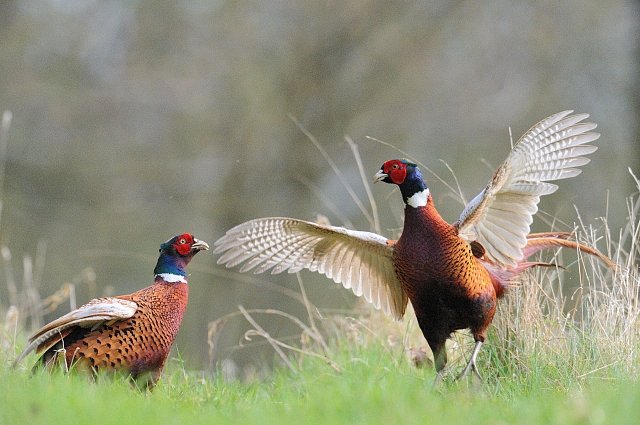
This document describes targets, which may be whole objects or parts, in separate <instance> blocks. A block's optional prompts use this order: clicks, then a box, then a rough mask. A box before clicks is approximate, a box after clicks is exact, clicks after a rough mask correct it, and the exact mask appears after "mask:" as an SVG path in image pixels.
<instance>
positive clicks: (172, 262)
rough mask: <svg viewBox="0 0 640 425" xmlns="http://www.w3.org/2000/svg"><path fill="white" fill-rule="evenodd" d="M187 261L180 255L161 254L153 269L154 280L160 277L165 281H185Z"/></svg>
mask: <svg viewBox="0 0 640 425" xmlns="http://www.w3.org/2000/svg"><path fill="white" fill-rule="evenodd" d="M186 266H187V261H186V260H185V259H184V258H182V257H175V256H170V255H166V254H164V253H163V254H161V255H160V257H159V258H158V263H157V264H156V268H155V269H154V270H153V273H154V275H155V278H156V281H157V280H158V279H159V278H160V279H162V280H163V281H165V282H167V283H176V282H182V283H186V282H187V272H186V271H185V267H186Z"/></svg>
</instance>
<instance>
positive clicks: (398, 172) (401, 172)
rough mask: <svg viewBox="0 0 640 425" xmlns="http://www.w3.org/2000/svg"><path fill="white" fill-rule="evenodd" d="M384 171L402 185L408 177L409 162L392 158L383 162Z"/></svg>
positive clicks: (394, 181)
mask: <svg viewBox="0 0 640 425" xmlns="http://www.w3.org/2000/svg"><path fill="white" fill-rule="evenodd" d="M382 171H383V172H384V173H385V174H386V175H388V176H389V179H390V180H391V181H392V182H393V183H395V184H397V185H401V184H402V183H404V179H405V178H406V177H407V164H405V163H404V162H402V161H400V160H398V159H392V160H390V161H387V162H385V163H384V164H383V166H382Z"/></svg>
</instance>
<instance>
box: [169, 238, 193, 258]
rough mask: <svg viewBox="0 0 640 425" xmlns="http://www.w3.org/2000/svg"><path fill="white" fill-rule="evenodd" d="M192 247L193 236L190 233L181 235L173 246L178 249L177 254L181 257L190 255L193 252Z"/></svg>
mask: <svg viewBox="0 0 640 425" xmlns="http://www.w3.org/2000/svg"><path fill="white" fill-rule="evenodd" d="M191 245H193V236H191V235H190V234H189V233H184V234H182V235H180V236H179V237H178V239H177V240H176V242H175V243H174V244H173V246H174V247H175V248H176V252H177V253H178V254H180V255H188V254H189V253H190V252H191Z"/></svg>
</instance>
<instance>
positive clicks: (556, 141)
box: [214, 111, 613, 383]
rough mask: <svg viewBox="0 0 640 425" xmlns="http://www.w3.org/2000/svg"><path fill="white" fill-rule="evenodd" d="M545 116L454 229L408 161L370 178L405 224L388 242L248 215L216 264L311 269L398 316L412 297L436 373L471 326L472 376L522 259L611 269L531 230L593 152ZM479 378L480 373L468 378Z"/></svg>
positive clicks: (567, 118)
mask: <svg viewBox="0 0 640 425" xmlns="http://www.w3.org/2000/svg"><path fill="white" fill-rule="evenodd" d="M571 112H572V111H565V112H561V113H559V114H555V115H553V116H551V117H549V118H547V119H545V120H543V121H541V122H539V123H538V124H536V125H535V126H534V127H532V128H531V129H530V130H529V131H527V132H526V133H525V135H524V136H522V138H521V139H520V140H519V142H518V143H517V144H516V145H515V147H514V148H513V150H512V151H511V152H510V154H509V155H508V157H507V159H506V160H505V162H504V163H503V164H502V165H501V166H500V167H499V168H498V169H497V170H496V172H495V173H494V175H493V177H492V178H491V179H490V181H489V183H488V184H487V186H486V187H485V188H484V189H483V190H482V191H481V192H480V193H479V194H478V195H477V196H476V197H475V198H474V199H473V200H472V201H471V202H470V203H469V204H468V205H467V206H466V207H465V208H464V210H463V212H462V214H461V215H460V218H459V219H458V220H457V221H456V222H454V223H453V224H449V223H448V222H446V221H445V220H444V219H443V218H442V217H441V216H440V214H439V213H438V211H437V210H436V208H435V205H434V202H433V197H432V196H431V193H430V191H429V188H428V187H427V185H426V183H425V181H424V178H423V177H422V174H421V173H420V169H419V168H418V167H417V165H416V164H413V163H411V162H409V161H408V160H403V159H394V160H390V161H386V162H385V163H384V164H383V165H382V167H381V169H380V171H378V173H377V174H376V175H375V178H374V179H375V181H382V182H386V183H390V184H395V185H397V186H398V187H399V188H400V193H401V194H402V199H403V201H404V203H405V210H404V227H403V231H402V235H401V236H400V238H399V239H398V240H397V241H393V240H389V239H387V238H385V237H383V236H380V235H377V234H375V233H369V232H358V231H353V230H347V229H343V228H339V227H333V226H328V225H320V224H315V223H310V222H306V221H302V220H296V219H291V218H277V217H273V218H264V219H257V220H252V221H249V222H246V223H243V224H240V225H238V226H236V227H234V228H232V229H230V230H229V231H228V232H227V233H226V235H225V236H223V237H222V238H220V239H219V240H218V241H216V243H215V245H216V248H215V251H214V252H215V253H221V254H222V255H221V257H220V258H219V259H218V262H219V263H221V264H226V265H227V266H228V267H232V266H235V265H238V264H241V263H244V264H243V265H242V268H241V271H250V270H253V271H254V272H255V273H260V272H264V271H267V270H271V271H272V273H279V272H282V271H284V270H288V271H289V272H297V271H299V270H301V269H304V268H306V269H309V270H312V271H318V272H320V273H323V274H325V275H326V276H327V277H329V278H332V279H333V280H334V281H335V282H337V283H342V284H343V286H344V287H345V288H351V289H352V290H353V292H354V293H355V294H356V295H358V296H363V297H364V298H365V299H366V300H367V301H369V302H370V303H372V304H373V305H374V306H375V307H376V308H381V309H383V310H384V311H385V312H386V313H388V314H391V315H393V316H394V317H396V318H401V317H402V316H403V315H404V312H405V308H406V305H407V302H408V301H411V303H412V305H413V308H414V311H415V314H416V318H417V320H418V323H419V325H420V329H421V330H422V333H423V334H424V336H425V338H426V340H427V342H428V343H429V346H430V348H431V350H432V352H433V354H434V363H435V367H436V370H437V371H438V374H437V377H436V383H437V382H439V380H440V379H441V378H442V375H443V371H444V368H445V365H446V362H447V354H446V350H445V342H446V340H447V339H448V338H449V337H450V336H451V333H452V332H454V331H456V330H459V329H467V328H468V329H470V330H471V333H472V334H473V337H474V339H475V341H476V346H475V348H474V351H473V354H472V355H471V358H470V360H469V362H468V363H467V366H466V367H465V369H464V370H463V373H462V374H461V376H464V375H466V374H467V373H469V372H470V371H474V372H475V373H476V374H478V371H477V368H476V357H477V355H478V352H479V350H480V347H481V345H482V343H483V342H484V341H485V339H486V337H487V329H488V327H489V325H490V324H491V321H492V320H493V316H494V314H495V311H496V304H497V300H498V298H499V297H501V296H502V295H503V294H504V293H505V290H506V288H507V287H508V285H509V283H510V282H511V281H512V280H513V279H514V278H515V277H517V275H518V274H520V273H521V272H522V271H524V270H526V269H528V268H530V267H533V266H538V265H544V264H543V263H538V262H530V261H528V260H527V259H528V258H529V257H530V256H531V255H532V254H534V253H536V252H538V251H540V250H541V249H545V248H552V247H570V248H573V249H578V250H581V251H583V252H585V253H588V254H592V255H596V256H598V257H599V258H601V259H602V260H603V261H604V262H605V263H607V265H609V266H613V263H611V261H610V260H609V259H608V258H606V257H605V256H603V255H602V254H600V253H599V252H597V251H596V250H594V249H592V248H590V247H588V246H585V245H582V244H579V243H577V242H574V241H571V240H569V237H570V235H569V234H568V233H538V234H529V229H530V225H531V222H532V217H533V215H534V214H535V212H536V211H537V204H538V202H539V200H540V196H542V195H546V194H550V193H553V192H554V191H555V190H556V189H557V188H558V187H557V186H556V185H555V184H552V183H549V181H551V180H559V179H564V178H569V177H573V176H576V175H578V174H579V173H580V170H579V169H578V168H577V167H580V166H582V165H585V164H587V163H588V162H589V159H587V158H586V157H585V155H588V154H590V153H593V152H594V151H595V150H596V147H595V146H590V145H588V144H587V143H589V142H592V141H594V140H596V139H597V138H598V137H599V134H597V133H594V132H592V131H591V130H593V129H594V128H595V127H596V125H595V124H591V123H583V122H582V121H583V120H584V119H586V118H587V117H588V115H586V114H577V115H570V114H571ZM478 375H479V374H478Z"/></svg>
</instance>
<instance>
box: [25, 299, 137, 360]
mask: <svg viewBox="0 0 640 425" xmlns="http://www.w3.org/2000/svg"><path fill="white" fill-rule="evenodd" d="M137 309H138V305H137V304H136V303H134V302H133V301H129V300H123V299H120V298H112V297H105V298H96V299H94V300H91V301H89V302H88V303H87V304H85V305H82V306H80V307H78V308H77V309H75V310H73V311H71V312H69V313H67V314H65V315H64V316H62V317H60V318H58V319H56V320H54V321H52V322H50V323H48V324H47V325H45V326H43V327H42V329H40V330H39V331H38V332H36V333H35V334H34V335H33V336H31V337H30V338H29V346H27V348H25V349H24V351H23V352H22V354H20V356H18V358H17V359H16V360H15V362H14V364H17V363H19V362H20V361H21V360H22V359H24V358H25V357H26V356H27V355H28V354H29V353H30V352H32V351H33V350H35V349H38V352H42V351H46V349H48V348H49V347H51V346H52V345H54V344H56V343H57V342H58V341H60V339H62V338H63V337H64V335H66V334H68V332H66V331H67V329H70V328H72V327H74V326H79V327H81V328H94V327H97V326H100V325H101V324H103V323H105V322H112V321H117V320H123V319H128V318H130V317H131V316H133V315H134V313H135V312H136V310H137Z"/></svg>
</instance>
